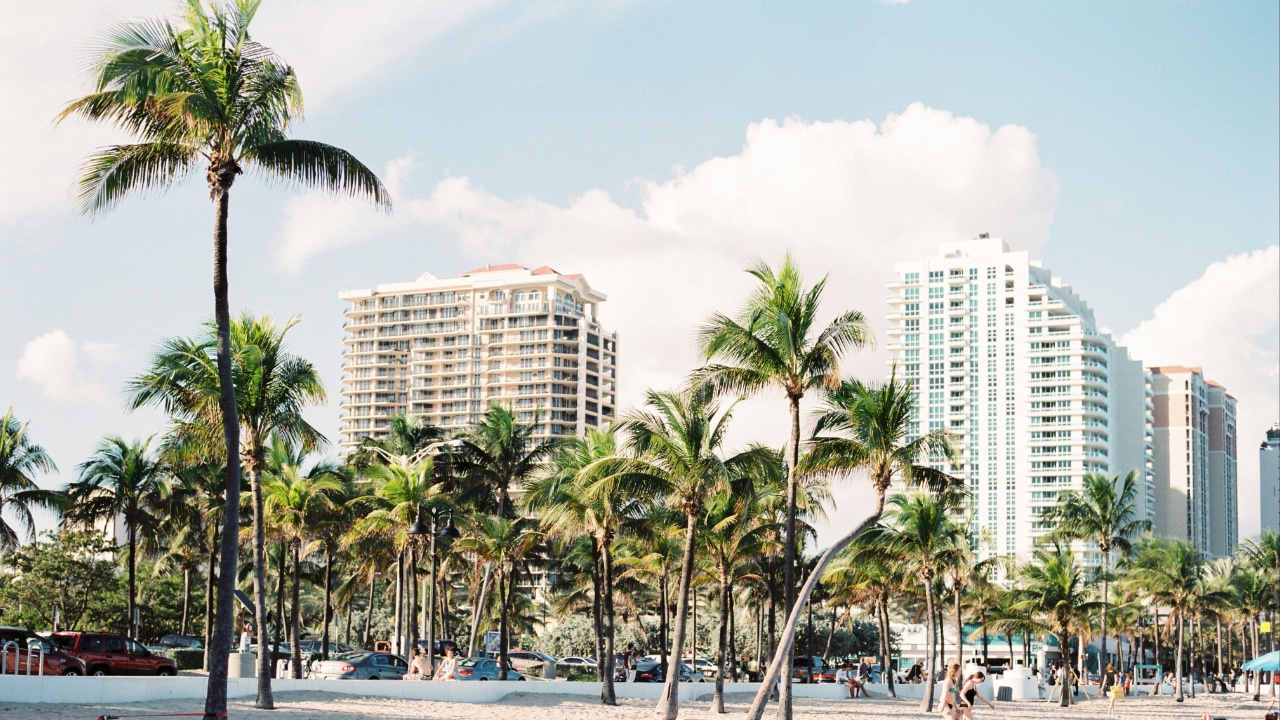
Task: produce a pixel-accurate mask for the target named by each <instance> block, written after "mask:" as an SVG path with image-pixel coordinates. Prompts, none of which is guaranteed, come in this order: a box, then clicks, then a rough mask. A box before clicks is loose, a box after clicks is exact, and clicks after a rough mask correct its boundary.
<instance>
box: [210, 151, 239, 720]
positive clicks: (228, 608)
mask: <svg viewBox="0 0 1280 720" xmlns="http://www.w3.org/2000/svg"><path fill="white" fill-rule="evenodd" d="M210 171H211V175H213V176H214V177H219V178H222V177H225V178H226V179H225V182H223V183H222V186H221V187H218V186H216V185H215V186H213V188H214V189H217V190H218V192H215V193H214V195H213V200H214V217H215V220H214V226H213V318H214V324H215V327H216V331H217V336H218V343H217V345H218V347H217V360H218V384H219V397H218V407H219V409H220V410H221V411H222V439H223V443H224V445H225V446H226V462H227V484H226V497H225V498H224V502H225V510H224V511H223V515H222V558H221V564H220V567H219V568H218V601H217V619H216V621H215V622H214V625H213V637H212V638H211V639H210V642H209V645H208V647H209V660H208V663H207V664H208V666H209V684H208V685H207V686H206V690H205V697H204V720H215V719H217V718H222V717H224V716H225V715H226V712H227V665H228V660H229V655H230V654H231V636H232V633H234V632H235V628H234V627H232V623H233V622H234V621H235V618H234V615H235V608H234V607H233V606H232V600H233V597H234V596H233V592H234V591H235V589H236V585H235V583H236V563H237V562H238V561H239V557H238V554H237V548H236V533H237V532H238V531H239V529H240V462H239V459H240V419H239V418H240V416H239V414H238V413H237V412H236V395H235V386H234V385H233V384H232V378H231V311H230V309H229V306H228V302H227V211H228V209H229V208H230V204H231V197H230V195H231V191H230V187H231V181H232V180H234V179H235V174H234V172H227V171H223V172H218V171H216V170H215V168H214V166H212V165H211V166H210ZM211 185H212V184H211Z"/></svg>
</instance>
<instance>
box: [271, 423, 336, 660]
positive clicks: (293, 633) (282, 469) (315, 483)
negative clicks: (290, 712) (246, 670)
mask: <svg viewBox="0 0 1280 720" xmlns="http://www.w3.org/2000/svg"><path fill="white" fill-rule="evenodd" d="M306 459H307V453H306V452H305V451H301V450H296V449H294V448H290V447H289V446H288V445H285V444H284V443H283V442H282V441H280V440H279V439H278V438H272V440H271V444H270V447H269V448H268V453H267V457H266V467H265V470H266V472H265V473H264V474H265V478H264V480H263V483H262V500H263V508H264V509H265V510H266V512H268V513H270V514H271V516H272V521H273V523H275V524H276V526H277V527H278V528H279V529H280V532H281V535H283V537H284V540H285V542H286V543H287V545H288V547H289V552H290V554H291V558H290V561H291V562H290V566H291V571H292V585H293V586H292V590H291V593H292V594H291V596H290V598H289V604H290V609H289V666H290V667H291V668H292V669H293V677H294V679H301V678H302V646H301V645H300V644H299V643H298V641H299V640H301V639H302V637H301V616H302V607H301V604H300V602H299V597H298V591H299V588H300V586H301V584H302V554H303V547H304V545H305V544H306V543H307V542H309V541H310V540H311V539H312V538H313V537H314V536H315V527H316V526H317V525H318V524H319V522H320V519H321V515H322V513H324V512H325V511H326V510H328V509H330V508H332V507H333V504H334V503H333V500H332V498H331V497H330V494H331V493H332V494H337V493H340V492H342V490H343V484H342V475H341V470H340V469H339V466H338V465H337V464H336V463H332V462H324V461H321V462H318V463H316V464H314V465H312V467H311V468H310V469H309V470H307V471H305V472H304V471H303V469H302V466H303V464H304V463H305V462H306ZM281 569H282V570H283V568H281ZM328 601H329V598H328V597H327V596H326V597H325V603H326V607H327V604H328ZM325 615H326V617H327V616H328V610H327V609H326V610H325Z"/></svg>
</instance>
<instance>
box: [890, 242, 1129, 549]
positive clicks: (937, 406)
mask: <svg viewBox="0 0 1280 720" xmlns="http://www.w3.org/2000/svg"><path fill="white" fill-rule="evenodd" d="M895 271H896V275H897V277H896V279H894V280H893V281H891V282H890V283H889V297H888V302H889V316H888V320H889V331H888V333H889V351H890V353H891V355H892V362H893V363H895V364H896V365H897V368H898V369H897V372H898V374H899V377H903V376H905V377H907V378H910V379H911V380H913V381H914V382H915V383H916V388H917V392H918V393H919V397H918V408H919V416H918V419H917V422H916V423H915V424H914V426H913V431H914V432H915V433H916V434H923V433H924V432H927V431H930V430H935V429H938V428H946V429H947V430H950V431H951V432H952V433H954V434H955V436H956V437H957V438H958V441H959V444H960V448H961V449H962V452H963V457H962V459H961V460H960V462H959V463H958V465H957V466H955V467H953V468H951V471H952V472H953V473H954V474H957V475H958V476H960V477H963V478H964V480H965V482H966V483H967V485H968V489H969V491H970V502H971V506H970V507H969V508H967V513H968V515H969V517H971V518H972V525H971V527H970V532H971V535H972V536H973V537H974V538H976V539H977V540H978V548H979V553H980V555H981V556H983V557H988V556H991V555H1014V554H1018V555H1025V554H1026V553H1028V552H1029V551H1030V550H1031V548H1032V546H1033V545H1034V544H1035V542H1036V540H1037V538H1039V537H1040V536H1041V535H1043V534H1045V533H1046V532H1047V531H1048V529H1049V528H1048V527H1046V523H1044V521H1043V520H1042V519H1041V515H1042V514H1043V513H1044V512H1045V511H1046V510H1047V509H1048V508H1050V507H1051V506H1053V505H1055V504H1056V503H1057V500H1058V494H1059V493H1060V492H1062V491H1063V490H1068V489H1079V488H1080V486H1081V478H1082V477H1083V476H1084V475H1085V474H1087V473H1103V474H1108V475H1116V474H1123V473H1127V472H1129V471H1130V470H1134V471H1136V472H1137V473H1138V476H1139V478H1140V479H1141V483H1142V484H1141V487H1140V495H1139V506H1140V508H1141V512H1142V514H1143V515H1144V517H1145V516H1146V515H1147V514H1148V513H1149V512H1150V511H1151V506H1152V504H1153V502H1154V494H1153V464H1152V450H1153V445H1152V423H1153V416H1152V405H1151V390H1150V378H1149V376H1148V375H1147V374H1146V372H1145V371H1144V370H1143V368H1142V365H1141V364H1140V363H1138V362H1136V361H1133V360H1130V359H1129V357H1128V353H1127V352H1126V351H1125V350H1124V348H1121V347H1118V346H1116V344H1115V343H1114V342H1113V341H1112V339H1111V338H1110V337H1109V336H1108V335H1106V334H1105V333H1102V332H1100V331H1099V330H1098V327H1097V324H1096V323H1095V321H1094V317H1093V312H1092V310H1090V309H1089V307H1088V306H1087V305H1086V304H1085V302H1084V301H1083V300H1081V299H1080V298H1079V297H1078V296H1077V295H1076V294H1075V293H1074V292H1072V290H1071V288H1070V287H1069V286H1067V285H1065V284H1063V283H1061V282H1060V281H1059V280H1058V279H1057V278H1054V277H1053V276H1052V275H1051V273H1050V272H1049V271H1048V270H1046V269H1044V268H1043V267H1041V266H1040V264H1039V263H1037V262H1033V261H1032V260H1030V258H1029V257H1028V256H1027V253H1026V252H1012V251H1010V250H1009V247H1008V245H1006V244H1005V243H1004V242H1002V241H1001V240H999V239H996V238H990V237H988V236H986V235H983V236H980V237H979V238H978V239H977V240H971V241H959V242H951V243H946V244H944V245H942V246H941V247H940V248H939V251H938V254H937V255H935V256H933V257H929V258H925V259H923V260H917V261H910V262H901V263H898V264H896V265H895ZM1082 549H1084V551H1085V553H1086V554H1085V558H1084V559H1085V561H1086V562H1088V563H1091V564H1098V563H1100V562H1101V557H1100V556H1099V554H1098V553H1097V552H1096V550H1093V551H1090V549H1089V548H1088V546H1083V545H1082Z"/></svg>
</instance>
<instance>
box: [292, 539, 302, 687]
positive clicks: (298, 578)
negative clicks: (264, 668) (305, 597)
mask: <svg viewBox="0 0 1280 720" xmlns="http://www.w3.org/2000/svg"><path fill="white" fill-rule="evenodd" d="M300 544H301V543H300V542H299V541H296V540H295V541H294V543H293V587H292V588H290V589H289V592H290V595H289V671H290V672H289V674H290V676H291V677H293V679H294V680H300V679H302V646H301V645H300V644H299V642H298V641H299V640H301V639H302V603H301V602H299V599H298V595H299V592H298V591H299V589H300V586H301V585H302V559H301V553H300V552H299V550H300V549H299V545H300Z"/></svg>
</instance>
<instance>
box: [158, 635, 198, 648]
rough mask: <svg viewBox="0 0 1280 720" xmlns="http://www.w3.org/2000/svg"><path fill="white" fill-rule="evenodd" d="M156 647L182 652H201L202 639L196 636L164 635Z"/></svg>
mask: <svg viewBox="0 0 1280 720" xmlns="http://www.w3.org/2000/svg"><path fill="white" fill-rule="evenodd" d="M156 645H158V646H160V647H162V648H175V649H183V650H203V649H204V638H202V637H199V636H197V635H165V636H164V637H161V638H160V642H158V643H156Z"/></svg>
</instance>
